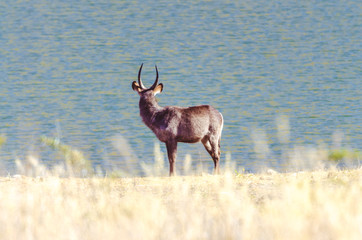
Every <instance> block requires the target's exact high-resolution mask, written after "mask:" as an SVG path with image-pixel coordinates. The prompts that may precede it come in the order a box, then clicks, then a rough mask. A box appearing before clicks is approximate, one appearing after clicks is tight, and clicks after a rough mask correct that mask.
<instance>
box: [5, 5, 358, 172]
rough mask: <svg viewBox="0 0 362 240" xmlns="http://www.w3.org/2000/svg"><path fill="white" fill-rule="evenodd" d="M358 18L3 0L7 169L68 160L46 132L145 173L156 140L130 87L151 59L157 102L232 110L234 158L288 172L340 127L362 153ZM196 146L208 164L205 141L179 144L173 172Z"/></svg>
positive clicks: (324, 11)
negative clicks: (301, 154) (294, 151)
mask: <svg viewBox="0 0 362 240" xmlns="http://www.w3.org/2000/svg"><path fill="white" fill-rule="evenodd" d="M361 23H362V7H361V3H360V1H343V2H341V1H264V0H263V1H200V2H197V3H195V1H112V0H109V1H94V2H93V1H83V0H80V1H68V0H61V1H60V0H53V1H46V0H34V1H25V0H19V1H1V2H0V82H1V88H0V134H2V135H3V136H6V139H7V140H6V142H5V144H4V145H3V146H2V147H1V149H0V165H1V168H2V171H1V173H2V174H6V172H14V171H15V170H14V166H15V164H14V160H15V159H25V158H26V156H28V155H35V156H37V157H38V158H39V159H41V160H42V161H43V162H44V163H45V164H47V165H52V164H55V163H57V162H59V161H61V160H62V157H61V156H60V154H58V153H56V152H55V151H54V150H52V149H50V148H49V147H47V146H44V145H43V144H42V143H41V142H40V137H41V136H48V137H54V138H58V139H60V141H61V142H63V143H65V144H68V145H70V146H73V147H75V148H78V149H80V150H82V151H83V152H84V153H85V155H86V156H87V157H88V158H89V159H90V160H91V161H92V162H93V164H94V165H95V166H100V167H101V168H103V169H109V168H113V169H117V168H118V169H126V168H127V169H130V170H129V171H130V172H132V171H134V174H139V173H140V172H141V170H140V169H141V167H140V162H141V161H143V162H145V163H147V164H151V163H153V161H154V154H153V149H154V143H155V142H157V139H156V137H155V136H154V134H153V133H152V132H151V131H150V130H149V129H148V128H146V126H144V125H143V123H142V121H141V119H140V117H139V110H138V101H139V96H138V94H136V93H135V92H133V91H132V88H131V83H132V81H134V80H136V79H137V73H138V69H139V66H140V64H141V63H144V68H143V75H142V76H143V81H144V83H145V84H146V86H150V85H151V84H152V83H153V81H154V79H155V70H154V65H155V64H157V66H158V69H159V73H160V82H162V83H163V84H164V91H163V92H162V93H161V94H159V95H157V97H158V99H159V104H160V105H161V106H165V105H179V106H185V107H186V106H191V105H198V104H211V105H213V106H214V107H216V108H217V109H219V110H220V112H222V114H223V116H224V121H225V123H224V129H223V135H222V161H225V156H226V155H228V156H231V159H232V161H233V162H234V163H235V164H236V166H237V167H238V168H240V167H242V168H245V169H247V170H250V171H258V170H259V169H261V168H266V167H272V168H275V169H282V167H283V161H282V159H281V155H280V154H281V151H282V149H283V148H285V147H288V148H289V147H293V146H299V145H303V146H313V147H317V146H318V145H319V144H321V143H324V144H326V145H328V146H333V144H336V143H335V140H334V139H336V137H335V136H340V139H341V144H342V145H343V146H347V147H350V148H354V149H360V147H361V144H362V134H361V133H362V132H361V119H362V108H361V106H362V100H361V89H362V81H361V76H362V71H361V66H362V54H361V49H362V41H361V39H362V28H361ZM278 129H279V131H278ZM288 129H289V130H288ZM283 131H284V133H285V134H284V137H283V136H281V137H280V135H281V134H280V133H283ZM282 135H283V134H282ZM278 136H279V137H278ZM258 146H259V147H261V148H266V150H265V149H264V150H265V151H264V150H261V151H264V153H265V154H260V153H258ZM161 151H163V152H164V153H165V152H166V150H165V147H164V146H163V145H161ZM186 154H191V156H192V159H193V165H194V166H196V165H197V164H199V163H202V164H204V165H205V166H207V167H209V168H211V166H212V161H211V158H210V157H209V156H208V155H207V153H206V151H205V149H204V148H203V146H202V145H201V144H192V145H190V144H180V145H179V148H178V164H179V165H178V166H177V168H179V167H180V166H182V164H183V159H184V158H185V155H186ZM166 160H167V159H166Z"/></svg>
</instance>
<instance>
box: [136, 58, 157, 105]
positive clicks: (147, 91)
mask: <svg viewBox="0 0 362 240" xmlns="http://www.w3.org/2000/svg"><path fill="white" fill-rule="evenodd" d="M142 67H143V63H142V65H141V67H140V69H139V71H138V83H137V82H136V81H133V83H132V89H133V91H136V92H137V93H138V94H139V95H140V97H141V98H142V97H143V98H146V99H147V98H153V97H154V96H155V95H156V94H157V93H160V92H162V90H163V84H162V83H160V84H158V70H157V66H155V68H156V80H155V82H154V83H153V85H152V86H151V87H150V88H146V87H145V86H144V85H143V83H142V80H141V72H142Z"/></svg>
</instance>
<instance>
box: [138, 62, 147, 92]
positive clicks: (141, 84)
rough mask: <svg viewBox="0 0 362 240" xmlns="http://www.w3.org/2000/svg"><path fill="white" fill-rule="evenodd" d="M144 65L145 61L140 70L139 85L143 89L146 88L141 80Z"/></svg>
mask: <svg viewBox="0 0 362 240" xmlns="http://www.w3.org/2000/svg"><path fill="white" fill-rule="evenodd" d="M142 67H143V63H142V64H141V67H140V70H138V85H140V87H141V88H142V89H146V87H145V86H144V85H143V83H142V80H141V72H142Z"/></svg>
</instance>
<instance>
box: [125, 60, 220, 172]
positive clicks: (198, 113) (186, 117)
mask: <svg viewBox="0 0 362 240" xmlns="http://www.w3.org/2000/svg"><path fill="white" fill-rule="evenodd" d="M142 67H143V63H142V65H141V67H140V69H139V71H138V83H137V82H136V81H134V82H133V83H132V89H133V90H134V91H136V92H137V93H138V94H139V96H140V101H139V108H140V116H141V118H142V121H143V122H144V124H145V125H146V126H147V127H149V128H150V129H151V130H152V131H153V132H154V134H155V135H156V137H157V138H158V139H159V140H160V141H161V142H163V143H165V144H166V148H167V155H168V160H169V163H170V176H173V175H174V174H175V161H176V153H177V143H178V142H184V143H196V142H200V141H201V142H202V144H203V145H204V146H205V148H206V150H207V152H208V153H209V154H210V156H211V157H212V159H213V161H214V174H218V173H219V160H220V140H221V132H222V128H223V121H224V120H223V116H222V115H221V113H220V112H219V111H217V110H216V109H215V108H213V107H212V106H210V105H200V106H193V107H177V106H166V107H161V106H159V105H158V103H157V101H156V98H155V96H156V94H158V93H160V92H162V90H163V84H162V83H160V84H158V69H157V65H155V68H156V80H155V82H154V83H153V85H152V86H151V87H150V88H146V87H145V86H144V85H143V83H142V80H141V71H142Z"/></svg>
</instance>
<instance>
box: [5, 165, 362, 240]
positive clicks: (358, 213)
mask: <svg viewBox="0 0 362 240" xmlns="http://www.w3.org/2000/svg"><path fill="white" fill-rule="evenodd" d="M361 199H362V169H355V170H348V171H347V170H346V171H338V170H328V171H314V172H296V173H284V174H281V173H276V172H269V173H265V174H244V175H233V174H230V173H225V174H223V175H221V176H210V175H207V176H198V177H197V176H189V177H173V178H168V177H167V178H158V177H148V178H74V177H71V178H59V177H43V178H41V177H38V178H32V177H21V176H18V177H16V178H1V179H0V209H1V212H0V238H1V239H39V240H40V239H361V237H362V227H361V226H362V205H361V204H360V202H361Z"/></svg>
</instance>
